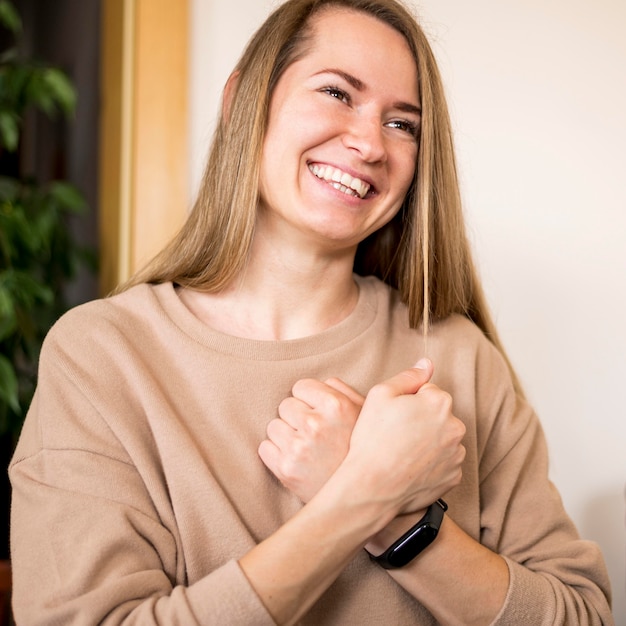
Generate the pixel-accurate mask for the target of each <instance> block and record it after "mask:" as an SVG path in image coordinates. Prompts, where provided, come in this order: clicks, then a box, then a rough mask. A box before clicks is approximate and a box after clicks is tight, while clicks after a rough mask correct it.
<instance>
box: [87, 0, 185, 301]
mask: <svg viewBox="0 0 626 626" xmlns="http://www.w3.org/2000/svg"><path fill="white" fill-rule="evenodd" d="M189 30H190V29H189V6H188V0H176V1H175V2H172V0H103V2H102V44H101V59H102V61H101V94H100V107H101V114H100V115H101V117H100V158H99V160H100V163H99V193H98V195H99V216H100V217H99V227H100V292H101V294H103V295H104V294H106V293H109V292H110V291H111V289H113V288H114V287H115V286H117V285H118V284H120V283H122V282H124V281H125V280H127V279H128V278H129V277H130V276H131V275H132V273H133V272H135V271H136V270H137V269H139V267H141V266H142V265H143V264H144V263H145V262H147V261H148V260H149V259H150V258H151V257H152V256H153V255H154V254H155V253H156V252H157V251H158V250H159V249H160V248H161V247H162V246H163V245H164V244H165V243H166V242H167V241H168V240H169V239H170V238H171V237H172V236H173V234H174V233H175V232H176V231H177V230H178V229H179V228H180V226H181V225H182V223H183V221H184V219H185V217H186V215H187V209H188V205H189V197H188V196H189V184H188V162H189V158H188V141H187V133H188V130H187V129H188V125H189V120H188V117H189V115H188V79H189V69H188V67H189Z"/></svg>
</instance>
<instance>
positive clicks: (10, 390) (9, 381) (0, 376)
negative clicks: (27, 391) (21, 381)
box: [0, 354, 20, 413]
mask: <svg viewBox="0 0 626 626" xmlns="http://www.w3.org/2000/svg"><path fill="white" fill-rule="evenodd" d="M17 393H18V384H17V376H16V374H15V369H13V365H12V364H11V361H9V359H7V358H6V357H5V356H3V355H2V354H0V399H1V400H4V401H5V402H6V403H7V404H8V405H9V406H10V407H11V409H13V410H14V411H15V412H16V413H17V412H18V411H19V410H20V403H19V400H18V395H17Z"/></svg>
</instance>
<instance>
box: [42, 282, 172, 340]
mask: <svg viewBox="0 0 626 626" xmlns="http://www.w3.org/2000/svg"><path fill="white" fill-rule="evenodd" d="M167 286H168V285H156V286H155V285H148V284H141V285H137V286H134V287H131V288H130V289H128V290H126V291H124V292H121V293H119V294H115V295H112V296H107V297H104V298H98V299H95V300H90V301H88V302H85V303H83V304H80V305H78V306H75V307H73V308H71V309H70V310H68V311H67V312H65V313H64V314H63V315H62V316H61V317H60V318H59V319H58V320H57V321H56V322H55V324H54V325H53V326H52V328H51V329H50V330H49V332H48V334H47V336H46V339H45V342H44V349H50V347H51V346H52V345H57V346H58V345H62V346H68V347H69V346H73V345H75V346H77V347H78V348H79V349H80V346H81V345H87V344H88V343H91V342H92V341H93V340H94V339H95V340H97V341H98V342H104V341H106V339H107V337H108V338H112V337H114V336H115V335H120V334H123V335H133V334H134V333H135V332H137V331H138V329H140V328H141V327H145V326H146V322H150V318H153V319H154V318H155V317H157V316H158V315H159V311H160V310H161V307H160V304H159V298H158V293H157V292H158V291H159V290H164V289H165V288H167ZM169 288H170V289H171V284H170V285H169Z"/></svg>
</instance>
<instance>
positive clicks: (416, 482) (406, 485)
mask: <svg viewBox="0 0 626 626" xmlns="http://www.w3.org/2000/svg"><path fill="white" fill-rule="evenodd" d="M432 373H433V366H432V363H431V362H430V361H428V360H424V361H423V362H421V363H420V364H418V366H416V367H415V368H410V369H408V370H405V371H404V372H401V373H400V374H397V375H396V376H394V377H393V378H391V379H389V380H387V381H385V382H383V383H380V384H378V385H376V386H374V387H373V388H372V389H371V391H370V392H369V393H368V395H367V398H366V399H365V401H364V400H363V398H362V396H361V395H360V394H359V393H357V392H356V391H355V390H354V389H352V388H351V387H350V386H348V385H347V384H345V383H344V382H342V381H340V380H338V379H330V380H327V381H325V382H320V381H316V380H312V379H304V380H300V381H298V382H297V383H296V384H295V385H294V387H293V390H292V394H293V395H292V396H290V397H289V398H286V399H285V400H283V402H282V403H281V404H280V406H279V409H278V413H279V418H277V419H274V420H272V421H271V422H270V423H269V424H268V428H267V439H266V440H265V441H263V442H262V443H261V445H260V446H259V456H260V457H261V459H262V461H263V462H264V463H265V465H266V466H267V467H268V468H269V469H270V471H271V472H272V473H273V474H274V475H275V476H276V477H277V478H278V479H279V480H280V481H281V483H282V484H283V485H284V486H285V487H287V488H288V489H289V490H290V491H292V492H293V493H295V494H296V495H297V496H298V497H299V498H300V499H301V500H303V501H304V502H308V501H309V500H310V499H311V498H312V497H313V496H314V495H315V494H316V493H317V492H318V491H319V490H320V489H321V487H322V486H323V485H324V484H325V483H326V481H327V480H328V479H329V478H330V477H331V476H332V475H333V474H334V473H335V471H336V470H337V469H338V468H339V467H340V466H341V465H342V464H344V462H345V465H346V467H345V468H343V469H344V470H346V471H349V473H351V474H352V473H354V480H355V485H356V483H358V484H359V485H361V486H362V485H364V484H367V487H366V488H367V489H370V490H371V497H373V498H378V499H381V500H388V501H389V503H390V506H392V508H393V510H394V511H395V512H396V513H404V512H415V511H419V510H422V509H424V508H426V507H427V506H429V505H430V504H431V503H432V502H434V501H435V500H436V499H437V498H439V497H441V496H442V495H443V494H445V493H446V492H447V491H448V490H449V489H450V488H452V487H453V486H455V485H456V484H458V482H459V481H460V479H461V463H462V461H463V459H464V457H465V449H464V448H463V446H462V445H461V440H462V438H463V436H464V434H465V426H464V425H463V423H462V422H461V421H460V420H458V419H457V418H456V417H454V415H453V414H452V400H451V398H450V396H449V395H448V394H447V393H445V392H444V391H442V390H441V389H439V388H438V387H437V386H436V385H433V384H431V383H430V382H429V381H430V379H431V377H432ZM359 415H360V416H359ZM364 479H365V480H364Z"/></svg>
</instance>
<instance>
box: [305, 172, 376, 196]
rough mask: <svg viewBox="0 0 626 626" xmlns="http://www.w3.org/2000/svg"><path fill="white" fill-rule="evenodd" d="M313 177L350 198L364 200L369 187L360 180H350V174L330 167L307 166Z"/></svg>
mask: <svg viewBox="0 0 626 626" xmlns="http://www.w3.org/2000/svg"><path fill="white" fill-rule="evenodd" d="M309 169H310V170H311V172H313V174H315V176H317V177H318V178H320V179H322V180H325V181H326V182H328V183H330V184H331V185H332V186H333V187H334V188H335V189H338V190H339V191H341V192H343V193H346V194H348V195H350V196H358V197H359V198H365V196H366V195H367V192H368V191H369V190H370V185H369V184H368V183H366V182H365V181H363V180H361V179H360V178H352V176H350V174H347V173H346V172H343V171H341V170H340V169H337V168H336V167H332V166H330V165H316V164H315V165H309Z"/></svg>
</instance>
